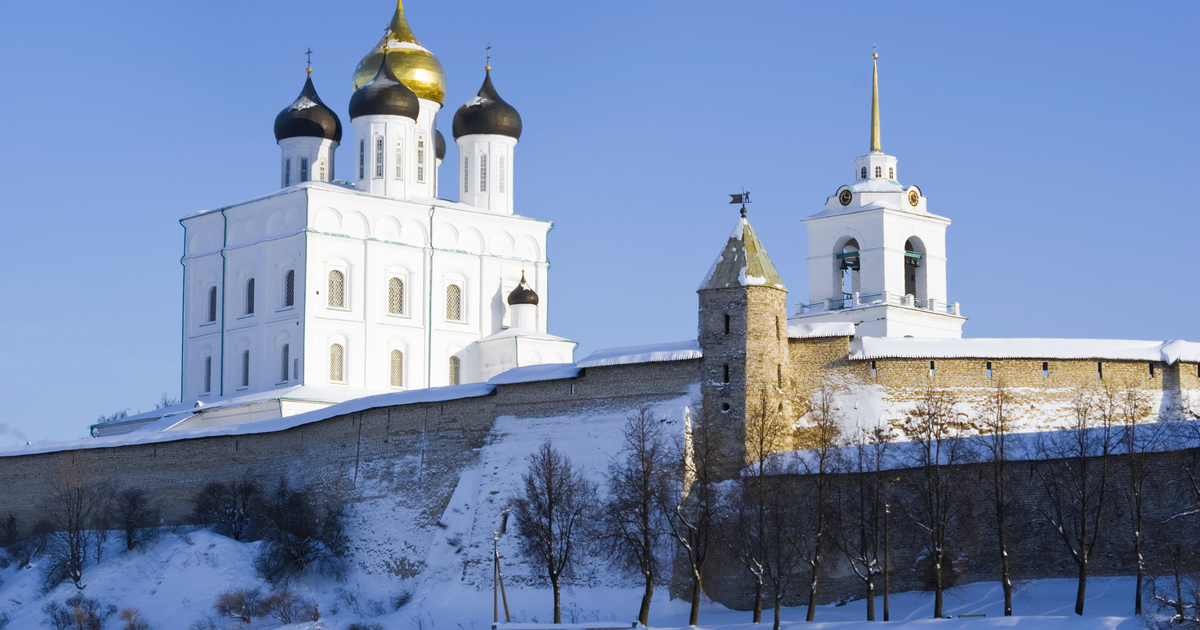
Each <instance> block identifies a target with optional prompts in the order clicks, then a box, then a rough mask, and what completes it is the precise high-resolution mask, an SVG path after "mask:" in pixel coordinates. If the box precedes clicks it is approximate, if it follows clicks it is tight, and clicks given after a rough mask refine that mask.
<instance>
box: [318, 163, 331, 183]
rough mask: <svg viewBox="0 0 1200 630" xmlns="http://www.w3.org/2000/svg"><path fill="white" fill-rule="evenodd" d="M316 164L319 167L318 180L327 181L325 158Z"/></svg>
mask: <svg viewBox="0 0 1200 630" xmlns="http://www.w3.org/2000/svg"><path fill="white" fill-rule="evenodd" d="M318 165H319V166H320V168H321V170H320V173H321V176H320V179H319V180H318V181H322V182H327V181H329V180H328V179H326V178H325V160H321V161H320V162H318Z"/></svg>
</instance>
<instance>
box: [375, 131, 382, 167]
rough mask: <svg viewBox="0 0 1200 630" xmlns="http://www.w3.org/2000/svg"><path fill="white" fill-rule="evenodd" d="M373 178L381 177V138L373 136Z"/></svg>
mask: <svg viewBox="0 0 1200 630" xmlns="http://www.w3.org/2000/svg"><path fill="white" fill-rule="evenodd" d="M375 177H383V136H375Z"/></svg>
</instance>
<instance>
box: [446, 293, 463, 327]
mask: <svg viewBox="0 0 1200 630" xmlns="http://www.w3.org/2000/svg"><path fill="white" fill-rule="evenodd" d="M446 319H448V320H450V321H453V322H461V321H462V288H460V287H459V286H458V285H457V284H451V285H447V286H446Z"/></svg>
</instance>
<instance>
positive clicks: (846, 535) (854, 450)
mask: <svg viewBox="0 0 1200 630" xmlns="http://www.w3.org/2000/svg"><path fill="white" fill-rule="evenodd" d="M890 444H891V429H890V428H877V429H875V430H874V431H872V432H870V433H866V432H864V433H863V434H861V435H860V436H859V439H857V440H856V441H855V442H854V443H852V444H850V445H849V446H848V448H846V449H844V450H843V451H842V461H841V463H840V465H839V471H840V472H841V473H842V475H841V476H840V481H841V483H839V484H838V487H837V490H838V492H837V493H836V495H837V511H836V514H837V527H836V528H835V531H836V533H835V535H834V536H833V541H834V544H835V545H836V546H837V548H838V549H839V550H840V551H841V552H842V554H843V555H844V556H845V558H846V561H847V563H848V564H849V565H850V569H851V570H852V571H853V572H854V574H855V575H857V576H858V579H860V580H862V582H863V586H864V588H865V590H866V596H867V621H875V579H876V577H877V576H879V575H880V574H882V573H883V567H882V562H881V561H882V556H883V553H884V549H883V542H884V540H883V534H884V532H883V528H884V517H885V510H886V509H887V508H886V505H887V501H886V486H887V478H886V473H885V470H886V468H887V463H888V462H887V454H888V447H889V445H890Z"/></svg>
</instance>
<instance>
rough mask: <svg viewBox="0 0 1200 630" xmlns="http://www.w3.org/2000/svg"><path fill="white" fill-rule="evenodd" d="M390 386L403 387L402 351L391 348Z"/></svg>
mask: <svg viewBox="0 0 1200 630" xmlns="http://www.w3.org/2000/svg"><path fill="white" fill-rule="evenodd" d="M391 382H392V387H404V353H403V352H400V351H399V350H392V381H391Z"/></svg>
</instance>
